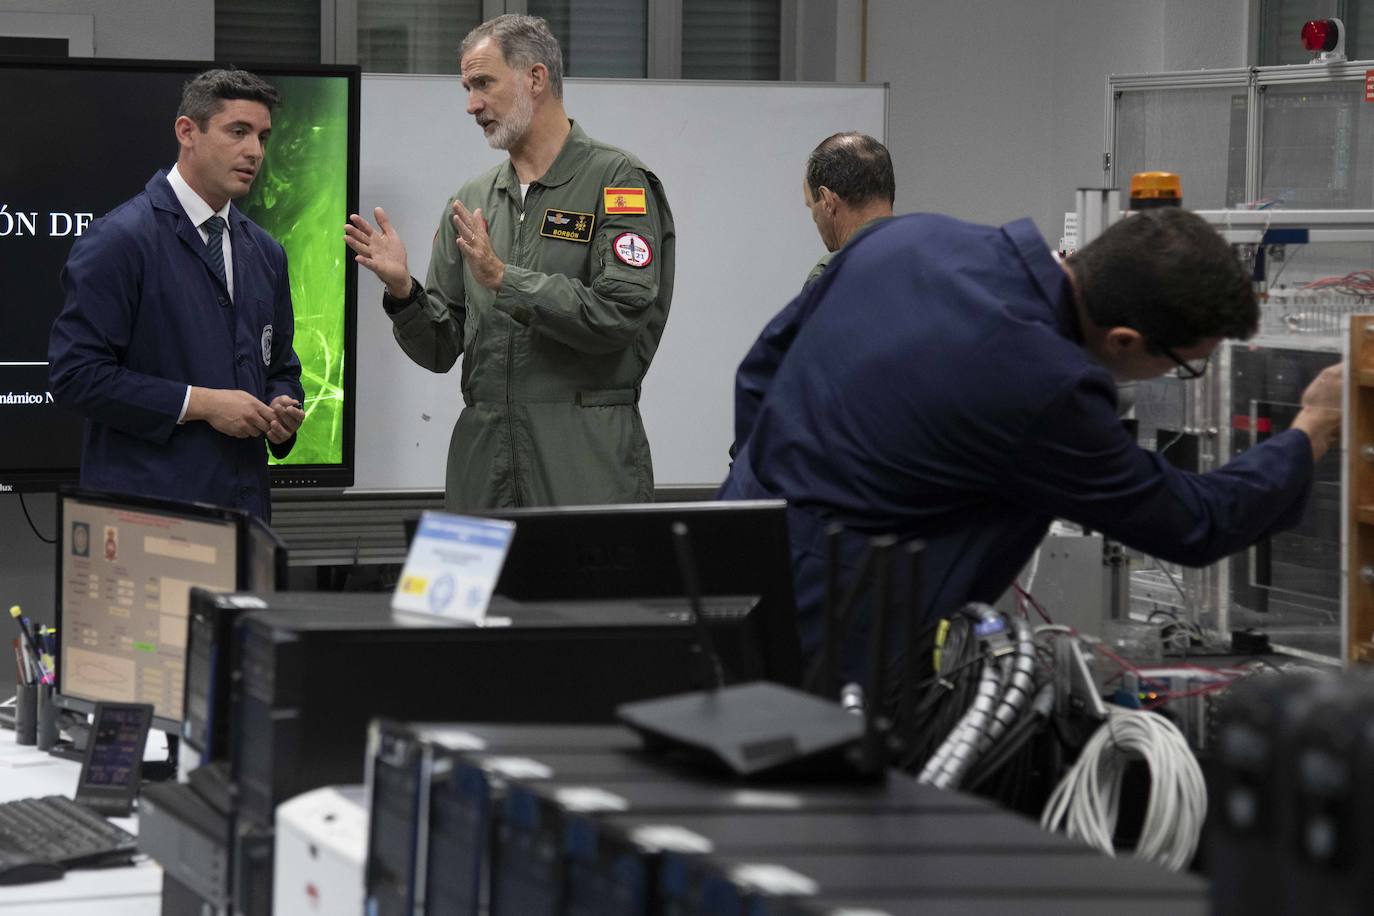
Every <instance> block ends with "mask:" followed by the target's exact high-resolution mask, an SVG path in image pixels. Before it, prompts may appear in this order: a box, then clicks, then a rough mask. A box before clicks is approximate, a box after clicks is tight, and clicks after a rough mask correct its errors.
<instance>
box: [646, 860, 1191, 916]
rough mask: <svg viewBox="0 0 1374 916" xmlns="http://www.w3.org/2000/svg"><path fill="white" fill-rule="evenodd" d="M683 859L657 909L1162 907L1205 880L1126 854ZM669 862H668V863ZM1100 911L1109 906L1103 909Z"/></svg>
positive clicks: (724, 912)
mask: <svg viewBox="0 0 1374 916" xmlns="http://www.w3.org/2000/svg"><path fill="white" fill-rule="evenodd" d="M668 858H669V859H670V860H671V859H679V858H680V859H681V860H682V861H683V862H684V867H683V868H682V869H681V871H682V875H683V877H682V879H681V880H680V881H672V882H670V881H667V880H665V881H664V883H663V886H662V887H661V890H662V893H663V911H664V912H671V913H673V914H675V916H746V914H748V916H772V914H778V913H782V912H786V910H787V909H788V908H789V906H790V904H789V903H788V901H789V898H799V899H803V898H808V897H818V896H824V895H828V896H836V895H841V894H843V895H849V896H852V897H858V898H862V897H864V896H873V897H887V898H899V897H910V898H917V899H923V900H924V901H925V902H926V904H927V909H926V910H925V912H930V913H946V912H949V910H948V909H947V908H946V907H945V903H946V901H948V900H950V899H951V898H954V899H958V898H965V900H966V901H967V902H969V903H974V902H976V903H978V904H981V906H980V907H979V908H978V909H970V910H969V912H977V913H981V914H986V916H994V914H1004V913H1008V912H1016V913H1019V912H1020V908H1019V902H1020V900H1021V899H1022V898H1024V897H1032V898H1034V897H1042V898H1045V897H1049V898H1063V899H1067V900H1073V899H1075V898H1082V897H1097V898H1099V899H1102V900H1132V899H1135V900H1142V899H1143V900H1147V901H1151V902H1153V904H1154V906H1155V907H1156V908H1157V912H1160V913H1172V912H1174V905H1175V904H1176V903H1183V904H1192V905H1196V904H1199V903H1201V902H1202V901H1204V900H1205V899H1206V884H1205V882H1204V881H1203V880H1202V879H1201V878H1197V877H1194V876H1191V875H1179V874H1174V873H1173V872H1170V871H1167V870H1165V869H1164V868H1162V867H1160V866H1158V865H1152V864H1150V863H1148V862H1142V861H1140V860H1138V859H1131V858H1108V857H1106V856H1098V857H1088V856H1084V855H1081V854H1078V853H1072V852H1070V853H1062V852H1061V853H1056V852H1042V853H1033V854H1026V853H1025V852H1019V851H1018V852H1000V853H999V852H987V853H972V854H958V853H949V852H933V853H910V852H897V853H889V852H880V851H868V852H864V853H839V854H833V855H830V854H825V853H788V854H775V853H770V852H766V851H764V852H751V853H707V854H705V855H694V856H689V857H680V856H677V855H676V854H674V853H669V854H668ZM669 868H671V865H665V870H667V869H669ZM1104 912H1115V908H1108V909H1106V910H1104Z"/></svg>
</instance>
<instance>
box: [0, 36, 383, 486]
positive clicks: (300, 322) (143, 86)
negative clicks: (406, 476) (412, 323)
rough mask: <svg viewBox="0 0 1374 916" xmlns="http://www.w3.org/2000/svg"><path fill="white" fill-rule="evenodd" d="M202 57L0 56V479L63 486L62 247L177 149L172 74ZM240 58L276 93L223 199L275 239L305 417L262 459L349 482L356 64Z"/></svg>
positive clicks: (301, 477) (285, 470)
mask: <svg viewBox="0 0 1374 916" xmlns="http://www.w3.org/2000/svg"><path fill="white" fill-rule="evenodd" d="M212 66H216V65H214V64H208V63H203V62H201V63H183V62H165V61H156V62H151V61H111V60H93V61H80V62H78V61H61V60H59V61H49V60H39V59H29V60H19V59H14V58H0V99H4V100H5V105H4V107H5V126H6V128H7V130H8V131H9V136H8V139H7V141H6V143H5V153H4V155H3V156H0V442H3V443H5V448H4V449H0V489H4V490H9V489H14V490H44V489H52V488H54V487H55V486H56V485H58V484H61V483H66V482H70V481H74V480H75V479H76V477H77V470H78V467H79V464H80V459H81V431H82V423H83V421H82V419H81V418H80V417H79V416H77V415H76V414H73V413H70V412H68V411H65V410H63V409H61V408H59V407H57V406H55V405H54V404H53V402H52V396H51V394H50V393H49V391H48V366H47V353H48V332H49V330H50V328H51V326H52V322H53V320H54V319H55V318H56V317H57V314H58V312H59V311H60V310H61V307H62V289H61V285H60V283H59V279H58V276H59V272H60V271H61V269H62V265H63V264H64V263H65V262H66V259H67V254H68V252H69V251H70V250H71V247H72V244H73V242H74V241H75V240H76V238H77V237H78V236H79V235H80V234H81V233H82V232H84V231H85V229H86V227H87V225H88V224H89V222H90V221H91V220H92V219H96V218H99V217H100V216H101V215H103V214H105V213H107V212H108V211H110V210H111V209H113V208H114V207H116V206H117V205H119V204H120V203H122V202H123V201H124V200H126V199H128V198H130V197H132V196H134V195H135V194H137V193H138V192H139V191H141V190H142V189H143V186H144V185H145V184H147V182H148V179H149V178H151V177H152V176H153V174H154V173H155V172H156V171H157V170H159V169H162V168H168V167H170V166H171V165H172V164H173V163H174V162H175V161H176V156H177V146H176V139H175V137H174V135H173V132H172V123H173V121H174V120H175V118H176V109H177V103H178V101H179V99H180V97H181V87H182V84H183V83H184V82H185V81H186V80H187V79H188V78H190V77H191V76H193V75H194V74H196V73H199V72H201V71H203V70H206V69H209V68H210V67H212ZM244 69H248V70H252V71H253V72H255V73H257V74H259V75H260V76H263V77H264V78H266V79H268V80H269V81H271V82H272V83H273V84H274V85H275V86H276V87H277V88H278V90H279V91H280V92H281V97H282V104H281V106H280V107H279V108H278V109H277V110H276V111H275V112H274V113H273V115H272V139H271V143H270V144H269V146H268V151H267V157H266V159H265V161H264V166H263V168H262V170H261V171H260V172H259V173H258V178H257V180H256V181H255V182H254V184H253V190H252V192H251V193H250V194H249V195H248V196H246V197H244V198H242V199H240V200H239V201H237V202H236V205H237V206H238V207H239V209H241V210H242V211H243V212H244V213H245V214H246V215H247V216H248V217H249V218H251V219H253V220H254V221H256V222H257V223H258V224H259V225H261V226H262V227H263V228H264V229H266V230H267V231H268V232H269V233H270V234H271V235H272V236H273V237H274V238H276V239H277V240H278V241H279V242H281V244H282V245H283V246H284V247H285V248H286V253H287V258H288V262H289V264H290V269H291V298H292V304H293V306H294V309H295V314H296V337H295V349H296V354H297V355H298V356H299V357H300V360H301V367H302V372H301V382H302V384H303V385H304V387H305V404H304V407H305V412H306V422H305V424H304V425H303V426H302V427H301V431H300V435H299V438H298V439H297V442H296V446H295V448H294V449H293V450H292V452H291V454H290V455H289V456H288V457H287V458H286V459H285V460H282V461H278V460H276V459H272V464H273V469H272V477H273V483H274V484H276V485H278V486H329V487H337V486H349V485H351V484H352V483H353V373H354V327H355V325H354V321H355V301H356V279H357V275H356V266H355V264H354V262H353V260H352V258H351V257H350V256H349V253H348V250H347V248H346V247H345V245H344V243H343V226H344V223H345V222H346V220H347V218H348V214H349V213H351V212H354V211H355V210H356V209H357V198H358V98H359V89H360V79H359V71H358V69H357V68H356V67H311V68H301V67H290V68H288V67H282V66H280V65H269V66H260V67H255V66H252V65H249V64H245V65H244Z"/></svg>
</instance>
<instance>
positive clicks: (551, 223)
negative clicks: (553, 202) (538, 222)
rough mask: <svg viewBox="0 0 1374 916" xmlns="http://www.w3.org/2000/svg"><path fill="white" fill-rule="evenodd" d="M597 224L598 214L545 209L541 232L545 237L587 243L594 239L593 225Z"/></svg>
mask: <svg viewBox="0 0 1374 916" xmlns="http://www.w3.org/2000/svg"><path fill="white" fill-rule="evenodd" d="M595 224H596V216H595V215H594V214H591V213H578V212H576V211H575V210H545V211H544V224H543V225H542V226H540V227H539V234H540V235H542V236H544V237H545V238H550V239H563V240H565V241H568V242H582V243H583V244H585V243H587V242H590V241H591V240H592V226H594V225H595Z"/></svg>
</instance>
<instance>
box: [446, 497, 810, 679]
mask: <svg viewBox="0 0 1374 916" xmlns="http://www.w3.org/2000/svg"><path fill="white" fill-rule="evenodd" d="M472 514H474V515H482V516H486V517H489V518H502V519H506V520H508V521H512V522H515V537H514V538H513V539H512V541H511V545H510V550H509V552H508V553H507V554H506V562H505V565H504V566H503V567H502V569H501V577H500V579H499V580H498V581H497V583H496V593H497V594H500V595H505V596H506V597H508V598H514V599H516V600H518V601H553V600H569V599H578V600H594V599H598V598H666V597H681V596H682V595H684V594H685V588H684V586H683V582H682V576H681V574H680V573H679V571H678V564H677V554H676V551H675V549H674V547H673V537H672V525H673V523H674V522H682V523H683V524H685V525H686V526H687V531H688V534H689V536H690V539H691V543H692V548H693V549H692V552H693V555H694V557H695V559H696V566H697V573H698V578H699V579H700V580H701V590H702V594H704V595H757V596H758V597H759V603H758V606H757V607H756V608H755V609H754V611H753V612H752V613H751V614H750V621H749V628H750V630H751V631H752V633H753V638H754V641H755V644H756V645H755V648H756V650H757V651H758V653H759V655H760V656H761V661H762V664H763V669H764V670H763V674H764V676H765V677H766V678H767V679H768V680H772V681H776V682H778V683H782V684H791V685H796V684H799V683H800V682H801V660H800V655H801V650H800V648H799V645H798V637H797V623H796V615H797V608H796V597H795V595H794V593H793V589H792V560H791V552H790V549H789V541H788V535H787V504H786V503H784V502H782V501H781V500H760V501H754V502H746V501H740V502H684V503H649V504H643V505H622V506H568V507H559V508H545V509H495V510H487V511H482V512H476V513H472Z"/></svg>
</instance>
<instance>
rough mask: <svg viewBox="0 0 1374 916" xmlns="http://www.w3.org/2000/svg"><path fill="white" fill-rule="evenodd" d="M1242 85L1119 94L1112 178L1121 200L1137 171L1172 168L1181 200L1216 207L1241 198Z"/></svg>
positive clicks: (1244, 107)
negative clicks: (1178, 179)
mask: <svg viewBox="0 0 1374 916" xmlns="http://www.w3.org/2000/svg"><path fill="white" fill-rule="evenodd" d="M1248 107H1249V105H1248V103H1247V101H1246V89H1245V87H1244V86H1235V87H1216V88H1206V89H1158V90H1156V89H1151V90H1130V91H1127V92H1123V93H1122V94H1121V97H1120V98H1119V99H1117V103H1116V150H1115V156H1116V160H1115V161H1116V176H1117V185H1118V187H1120V189H1121V200H1122V202H1123V204H1124V203H1125V201H1127V200H1128V199H1129V197H1130V189H1131V176H1132V175H1133V174H1135V173H1136V172H1143V171H1152V170H1163V171H1168V172H1177V173H1178V174H1179V176H1180V178H1181V179H1182V181H1183V204H1184V206H1186V207H1188V208H1189V209H1193V210H1219V209H1222V208H1225V207H1234V206H1236V205H1238V204H1241V203H1243V202H1244V200H1245V131H1246V127H1245V125H1246V113H1247V110H1248Z"/></svg>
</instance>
